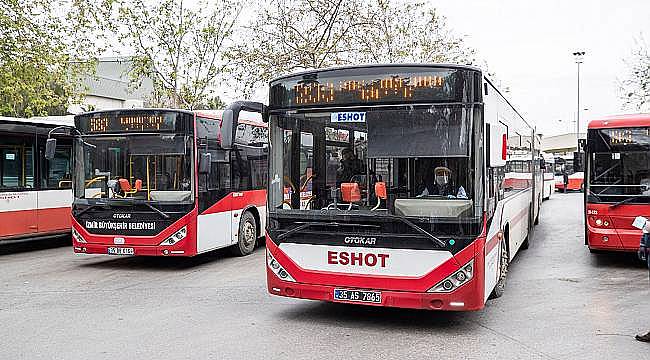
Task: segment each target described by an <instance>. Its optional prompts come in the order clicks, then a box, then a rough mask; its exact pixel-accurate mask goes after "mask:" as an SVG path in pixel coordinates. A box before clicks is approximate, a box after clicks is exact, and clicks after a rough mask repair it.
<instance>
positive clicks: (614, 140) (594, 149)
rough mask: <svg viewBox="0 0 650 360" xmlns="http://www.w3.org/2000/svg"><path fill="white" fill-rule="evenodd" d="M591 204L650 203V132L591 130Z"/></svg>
mask: <svg viewBox="0 0 650 360" xmlns="http://www.w3.org/2000/svg"><path fill="white" fill-rule="evenodd" d="M587 144H588V147H589V152H590V154H589V155H590V157H591V159H590V160H591V166H590V168H591V169H590V170H591V171H590V176H589V188H590V192H589V195H590V198H591V201H590V202H592V201H593V202H618V201H623V200H625V202H626V203H650V152H649V150H650V128H623V129H591V130H589V139H588V142H587Z"/></svg>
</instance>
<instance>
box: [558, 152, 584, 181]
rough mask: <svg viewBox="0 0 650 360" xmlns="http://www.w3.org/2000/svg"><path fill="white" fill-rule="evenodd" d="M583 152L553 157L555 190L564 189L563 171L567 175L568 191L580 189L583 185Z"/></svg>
mask: <svg viewBox="0 0 650 360" xmlns="http://www.w3.org/2000/svg"><path fill="white" fill-rule="evenodd" d="M583 164H584V153H583V152H577V151H576V152H573V153H569V154H568V155H561V156H557V157H556V158H555V190H557V191H564V172H565V171H566V173H567V175H568V181H569V182H568V184H567V187H566V189H567V190H568V191H582V189H583V187H584V185H583V184H584V176H585V173H584V166H583Z"/></svg>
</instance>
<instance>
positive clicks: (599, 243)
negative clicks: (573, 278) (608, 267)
mask: <svg viewBox="0 0 650 360" xmlns="http://www.w3.org/2000/svg"><path fill="white" fill-rule="evenodd" d="M637 216H645V217H648V218H650V205H645V204H623V205H620V206H617V207H615V208H613V209H611V208H610V204H589V203H588V204H587V221H586V224H585V226H587V245H589V248H590V249H594V250H610V251H632V252H633V251H637V250H638V249H639V242H640V240H641V230H639V229H637V228H634V227H632V222H633V221H634V218H635V217H637ZM596 219H601V221H603V222H604V221H607V222H608V224H609V226H603V225H601V226H597V225H596V223H595V221H596Z"/></svg>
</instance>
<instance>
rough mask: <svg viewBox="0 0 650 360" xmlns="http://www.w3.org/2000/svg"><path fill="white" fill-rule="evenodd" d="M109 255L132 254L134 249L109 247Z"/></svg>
mask: <svg viewBox="0 0 650 360" xmlns="http://www.w3.org/2000/svg"><path fill="white" fill-rule="evenodd" d="M108 254H109V255H134V254H135V251H134V250H133V248H122V247H109V248H108Z"/></svg>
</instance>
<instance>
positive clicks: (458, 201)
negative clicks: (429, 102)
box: [269, 106, 482, 220]
mask: <svg viewBox="0 0 650 360" xmlns="http://www.w3.org/2000/svg"><path fill="white" fill-rule="evenodd" d="M472 113H473V112H472V108H471V107H466V106H426V107H418V108H413V107H410V108H408V109H405V108H397V109H381V110H378V109H373V110H370V111H358V110H356V111H354V112H318V113H314V112H311V113H298V114H292V115H280V116H272V117H271V125H270V126H271V130H270V142H271V156H272V159H271V171H270V186H269V207H270V208H271V211H272V212H285V213H291V212H295V213H308V212H313V213H314V214H316V215H318V214H330V215H331V214H336V213H341V212H355V213H358V214H367V215H373V214H374V215H377V216H379V215H390V216H400V217H417V218H418V219H420V220H422V219H424V218H429V219H435V218H438V219H460V218H469V217H472V218H475V217H478V216H480V215H481V214H482V208H481V196H480V195H477V194H480V186H479V187H478V188H479V189H476V188H475V186H474V184H477V183H478V184H480V180H479V181H477V179H481V176H482V174H477V173H476V170H475V169H477V167H476V166H475V164H474V157H473V156H472V155H471V154H472V151H473V147H474V145H473V143H472V139H473V137H472V136H470V134H471V132H472V128H473V127H472V116H473V115H472ZM478 168H480V167H478ZM384 188H385V190H383V189H384Z"/></svg>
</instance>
